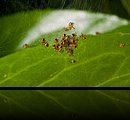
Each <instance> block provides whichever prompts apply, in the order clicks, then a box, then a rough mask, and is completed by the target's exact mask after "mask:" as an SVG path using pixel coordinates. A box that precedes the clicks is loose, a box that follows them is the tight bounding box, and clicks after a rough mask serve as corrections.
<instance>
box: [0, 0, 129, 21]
mask: <svg viewBox="0 0 130 120" xmlns="http://www.w3.org/2000/svg"><path fill="white" fill-rule="evenodd" d="M46 8H55V9H80V10H90V11H94V12H103V13H109V14H117V15H118V16H120V17H123V18H127V19H130V16H129V14H128V12H127V10H126V9H125V8H124V6H123V4H122V2H121V0H0V16H4V15H8V14H12V13H16V12H21V11H29V10H34V9H46Z"/></svg>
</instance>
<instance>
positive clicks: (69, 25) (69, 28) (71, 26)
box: [65, 22, 75, 31]
mask: <svg viewBox="0 0 130 120" xmlns="http://www.w3.org/2000/svg"><path fill="white" fill-rule="evenodd" d="M72 29H75V28H74V23H73V22H70V23H69V24H68V26H67V27H66V28H65V31H69V30H72Z"/></svg>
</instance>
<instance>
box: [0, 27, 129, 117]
mask: <svg viewBox="0 0 130 120" xmlns="http://www.w3.org/2000/svg"><path fill="white" fill-rule="evenodd" d="M129 28H130V26H129V25H128V26H125V27H121V28H118V29H116V30H114V31H112V32H109V33H105V34H100V35H87V39H86V40H83V39H81V38H79V42H78V47H77V48H76V49H74V56H71V57H70V56H68V55H67V54H66V52H65V51H64V52H63V53H58V52H56V51H54V49H53V48H52V44H53V43H52V42H51V41H49V45H50V47H49V48H46V47H44V46H42V45H40V44H39V43H38V42H37V45H36V46H31V47H30V48H27V49H21V50H19V51H17V52H15V53H12V54H10V55H7V56H5V57H2V58H0V86H1V87H8V86H11V87H12V86H19V87H21V86H24V87H25V86H43V87H44V86H51V87H52V86H60V87H62V86H71V87H73V86H81V87H82V86H86V87H88V86H103V87H105V86H108V87H110V86H121V87H122V86H124V87H126V86H130V81H129V79H130V62H129V61H130V60H129V59H130V57H129V56H130V54H129V53H130V46H129V44H130V41H129V39H130V33H129ZM56 33H57V32H56ZM61 33H63V31H60V32H58V33H57V34H56V35H58V36H59V35H61ZM54 34H55V33H52V35H50V34H48V35H46V36H49V37H50V39H51V37H52V38H53V37H54ZM68 34H69V33H68ZM47 38H48V37H47ZM37 40H38V39H37ZM18 43H19V42H18ZM120 43H125V46H124V47H123V48H120V47H119V44H120ZM15 47H16V46H15ZM72 59H74V60H75V61H76V63H75V64H71V63H70V62H71V60H72ZM129 101H130V97H129V91H78V90H77V91H38V90H37V91H0V107H1V109H0V118H1V119H7V118H11V117H12V118H14V119H19V118H22V119H24V118H25V117H24V116H27V117H29V118H30V117H31V118H34V117H36V119H41V118H42V119H50V118H52V116H53V119H54V118H55V117H56V118H59V119H62V118H63V117H65V119H67V118H68V117H69V118H71V119H79V118H80V119H81V118H84V117H85V118H86V119H94V118H103V119H106V116H107V118H108V119H111V116H113V115H114V116H115V118H119V117H120V118H127V117H129V111H130V103H129ZM19 116H20V117H19ZM27 117H26V118H27Z"/></svg>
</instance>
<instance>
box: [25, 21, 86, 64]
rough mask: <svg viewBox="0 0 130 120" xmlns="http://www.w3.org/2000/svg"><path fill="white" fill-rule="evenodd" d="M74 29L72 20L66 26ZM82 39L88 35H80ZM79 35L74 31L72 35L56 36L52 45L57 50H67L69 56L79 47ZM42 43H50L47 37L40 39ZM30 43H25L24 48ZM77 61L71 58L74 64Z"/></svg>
mask: <svg viewBox="0 0 130 120" xmlns="http://www.w3.org/2000/svg"><path fill="white" fill-rule="evenodd" d="M72 29H75V28H74V23H73V22H70V23H69V24H68V26H67V27H65V28H64V30H65V31H69V30H72ZM80 37H81V38H82V39H86V35H85V34H81V36H80ZM78 41H79V40H78V37H77V34H76V33H73V34H72V35H67V34H63V35H62V36H61V39H59V38H56V39H55V40H54V44H53V46H52V48H53V49H54V50H55V51H57V52H61V53H62V52H63V51H66V52H67V54H68V55H69V56H73V54H74V49H75V48H77V46H78V45H77V43H78ZM40 43H41V44H42V45H44V46H45V47H49V43H48V42H47V41H46V39H45V38H42V39H41V40H40ZM28 47H29V45H28V44H24V45H23V48H28ZM75 62H76V61H75V60H73V59H72V60H71V63H72V64H74V63H75Z"/></svg>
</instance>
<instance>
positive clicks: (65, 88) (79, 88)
mask: <svg viewBox="0 0 130 120" xmlns="http://www.w3.org/2000/svg"><path fill="white" fill-rule="evenodd" d="M0 90H130V87H0Z"/></svg>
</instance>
